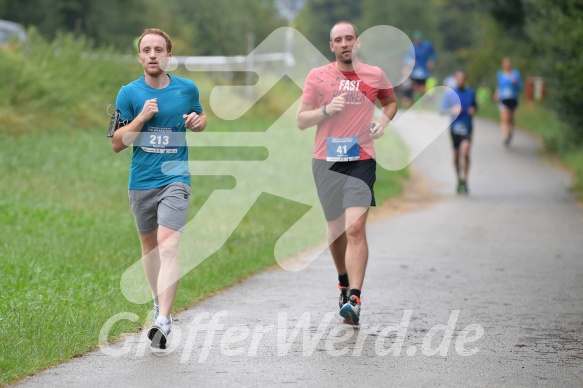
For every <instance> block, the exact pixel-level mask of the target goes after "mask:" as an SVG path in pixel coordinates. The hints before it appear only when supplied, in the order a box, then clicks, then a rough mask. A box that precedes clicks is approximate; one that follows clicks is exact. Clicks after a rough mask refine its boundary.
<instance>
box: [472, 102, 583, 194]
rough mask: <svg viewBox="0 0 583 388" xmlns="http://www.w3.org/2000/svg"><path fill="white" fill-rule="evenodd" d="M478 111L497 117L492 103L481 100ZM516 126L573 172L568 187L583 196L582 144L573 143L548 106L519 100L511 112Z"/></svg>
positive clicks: (494, 118)
mask: <svg viewBox="0 0 583 388" xmlns="http://www.w3.org/2000/svg"><path fill="white" fill-rule="evenodd" d="M479 115H480V116H482V117H485V118H489V119H492V120H496V121H498V120H499V113H498V108H497V106H496V104H494V103H493V102H487V103H482V104H481V105H480V110H479ZM515 122H516V126H517V127H518V128H522V129H525V130H527V131H529V132H531V133H532V134H534V135H535V136H537V137H539V138H540V139H541V141H542V142H543V144H544V145H545V152H547V153H548V154H549V155H556V156H558V157H559V158H560V160H561V161H562V163H563V164H564V165H565V166H566V167H567V168H569V169H570V170H571V171H572V172H573V184H572V190H573V191H574V193H575V195H576V196H577V198H578V199H579V200H583V147H581V146H576V145H574V142H572V141H570V140H569V134H568V133H569V132H568V131H567V130H566V128H565V124H564V123H562V122H561V121H560V120H559V119H558V118H557V117H556V115H555V114H554V112H552V111H551V110H550V109H549V108H547V107H546V106H545V105H544V104H540V103H536V104H525V103H522V104H521V105H520V106H519V107H518V109H517V110H516V114H515Z"/></svg>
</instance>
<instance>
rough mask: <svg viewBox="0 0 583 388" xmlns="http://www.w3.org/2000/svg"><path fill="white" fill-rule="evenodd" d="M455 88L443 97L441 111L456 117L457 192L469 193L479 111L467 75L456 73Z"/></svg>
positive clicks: (454, 159)
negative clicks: (471, 151) (472, 144)
mask: <svg viewBox="0 0 583 388" xmlns="http://www.w3.org/2000/svg"><path fill="white" fill-rule="evenodd" d="M454 77H455V82H456V84H455V88H454V89H453V90H451V91H449V92H448V93H446V94H445V95H444V96H443V100H442V101H441V106H440V111H441V112H442V113H444V114H448V113H449V114H450V115H452V117H455V119H454V120H453V122H452V123H451V126H450V133H451V139H452V143H453V151H454V156H453V165H454V168H455V172H456V175H457V178H458V183H457V192H458V193H460V194H467V193H468V173H469V171H470V144H471V141H472V131H473V119H472V118H473V116H474V114H475V113H476V110H477V109H478V105H477V104H476V93H475V92H474V89H472V88H470V87H467V86H466V79H467V77H466V73H465V72H463V71H462V70H458V71H456V72H455V75H454Z"/></svg>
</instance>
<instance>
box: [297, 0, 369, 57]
mask: <svg viewBox="0 0 583 388" xmlns="http://www.w3.org/2000/svg"><path fill="white" fill-rule="evenodd" d="M362 6H363V5H362V2H361V1H353V0H308V1H307V2H306V5H305V6H304V8H303V9H302V11H301V12H300V13H299V15H298V17H297V19H296V25H295V27H296V28H297V29H298V30H299V31H300V32H301V33H302V34H303V35H304V36H305V37H306V38H307V39H308V40H309V41H310V42H311V43H312V44H313V45H314V46H315V47H317V48H318V50H320V52H321V53H322V54H324V55H325V56H326V57H328V58H332V53H331V52H330V29H331V28H332V26H333V25H334V24H335V23H336V22H338V21H340V20H348V21H350V22H353V23H355V24H356V25H357V27H358V28H359V30H360V31H362V27H360V26H359V25H358V20H359V19H360V16H361V14H362Z"/></svg>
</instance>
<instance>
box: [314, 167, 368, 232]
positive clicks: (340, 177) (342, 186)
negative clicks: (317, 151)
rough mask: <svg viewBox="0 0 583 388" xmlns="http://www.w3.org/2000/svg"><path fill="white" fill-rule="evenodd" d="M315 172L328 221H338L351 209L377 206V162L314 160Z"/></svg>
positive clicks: (319, 194)
mask: <svg viewBox="0 0 583 388" xmlns="http://www.w3.org/2000/svg"><path fill="white" fill-rule="evenodd" d="M312 172H313V173H314V181H315V182H316V189H317V191H318V198H320V203H321V204H322V208H323V209H324V216H325V217H326V220H327V221H334V220H335V219H337V218H338V217H340V216H341V215H342V214H344V210H345V209H346V208H349V207H360V206H362V207H369V206H375V205H376V203H375V198H374V191H373V186H374V183H375V181H376V160H374V159H367V160H355V161H350V162H328V161H326V160H319V159H313V161H312Z"/></svg>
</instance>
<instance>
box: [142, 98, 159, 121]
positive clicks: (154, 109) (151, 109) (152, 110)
mask: <svg viewBox="0 0 583 388" xmlns="http://www.w3.org/2000/svg"><path fill="white" fill-rule="evenodd" d="M156 113H158V100H157V99H156V98H152V99H151V100H146V102H144V107H143V108H142V111H141V112H140V114H139V116H141V117H140V118H141V119H142V121H144V122H146V121H148V120H150V119H151V118H152V117H154V115H155V114H156Z"/></svg>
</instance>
